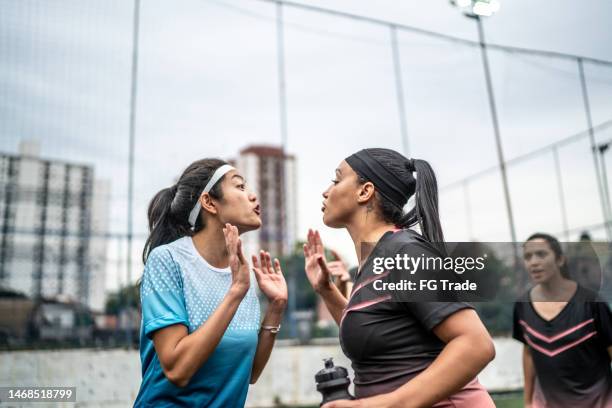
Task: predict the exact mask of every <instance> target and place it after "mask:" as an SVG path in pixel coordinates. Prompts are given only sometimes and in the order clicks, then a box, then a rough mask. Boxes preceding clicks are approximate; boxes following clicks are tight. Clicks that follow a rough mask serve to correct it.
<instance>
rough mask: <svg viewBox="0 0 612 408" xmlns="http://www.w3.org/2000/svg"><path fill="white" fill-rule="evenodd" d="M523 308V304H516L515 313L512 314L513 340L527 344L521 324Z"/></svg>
mask: <svg viewBox="0 0 612 408" xmlns="http://www.w3.org/2000/svg"><path fill="white" fill-rule="evenodd" d="M521 308H522V302H516V303H514V311H513V312H512V338H514V339H516V340H518V341H520V342H521V343H525V344H526V341H525V337H524V336H523V327H522V326H521V324H520V323H519V320H520V319H521Z"/></svg>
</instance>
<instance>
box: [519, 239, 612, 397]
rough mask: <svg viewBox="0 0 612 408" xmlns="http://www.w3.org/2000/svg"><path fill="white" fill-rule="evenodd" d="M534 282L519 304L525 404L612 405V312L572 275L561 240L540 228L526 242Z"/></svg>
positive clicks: (529, 266) (526, 251)
mask: <svg viewBox="0 0 612 408" xmlns="http://www.w3.org/2000/svg"><path fill="white" fill-rule="evenodd" d="M523 259H524V261H525V267H526V268H527V272H528V273H529V276H530V278H531V280H532V281H533V283H534V286H533V287H532V288H531V289H530V290H529V291H528V292H527V293H526V294H525V295H523V296H522V297H521V299H519V301H518V302H517V303H516V304H515V306H514V324H513V337H514V338H515V339H517V340H518V341H520V342H522V343H523V344H524V346H523V371H524V378H525V387H524V390H525V391H524V398H525V407H528V408H541V407H551V408H556V407H572V408H574V407H575V408H582V407H584V408H587V407H588V408H609V407H612V371H611V370H610V358H611V357H612V313H611V312H610V308H609V307H608V305H607V304H606V303H604V302H602V301H601V300H600V299H598V298H597V294H596V293H595V292H593V291H591V290H589V289H586V288H584V287H582V286H580V285H578V284H577V283H576V282H574V281H573V280H571V279H570V275H569V271H568V268H567V260H566V258H565V256H564V255H563V250H562V249H561V245H560V244H559V241H558V240H557V239H556V238H554V237H553V236H551V235H548V234H543V233H537V234H533V235H532V236H530V237H529V238H528V239H527V241H526V242H525V244H524V245H523Z"/></svg>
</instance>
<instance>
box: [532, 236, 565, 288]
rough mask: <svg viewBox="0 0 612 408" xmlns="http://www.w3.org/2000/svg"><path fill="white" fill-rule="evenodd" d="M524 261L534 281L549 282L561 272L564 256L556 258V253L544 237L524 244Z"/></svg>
mask: <svg viewBox="0 0 612 408" xmlns="http://www.w3.org/2000/svg"><path fill="white" fill-rule="evenodd" d="M523 261H524V262H525V268H527V272H528V273H529V276H530V277H531V279H532V280H533V282H534V283H536V284H538V283H543V282H547V281H549V280H550V279H552V278H554V277H556V276H557V275H560V274H561V265H563V258H561V259H556V256H555V253H554V252H553V250H552V248H551V247H550V245H549V244H548V241H546V240H545V239H542V238H536V239H532V240H531V241H527V242H526V243H525V245H524V246H523Z"/></svg>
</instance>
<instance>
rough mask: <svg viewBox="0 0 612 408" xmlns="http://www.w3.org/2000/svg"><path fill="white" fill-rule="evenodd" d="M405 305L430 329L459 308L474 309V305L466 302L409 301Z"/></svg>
mask: <svg viewBox="0 0 612 408" xmlns="http://www.w3.org/2000/svg"><path fill="white" fill-rule="evenodd" d="M404 305H405V307H406V309H407V310H408V311H409V312H410V313H411V314H412V315H413V316H414V317H415V318H416V319H417V320H418V321H419V322H420V323H421V324H422V325H423V326H425V328H427V330H430V331H431V330H433V328H434V327H436V326H437V325H439V324H440V323H442V321H444V320H445V319H446V318H447V317H449V316H450V315H452V314H454V313H456V312H458V311H459V310H462V309H473V306H472V305H470V304H469V303H465V302H407V303H404Z"/></svg>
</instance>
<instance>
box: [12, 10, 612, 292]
mask: <svg viewBox="0 0 612 408" xmlns="http://www.w3.org/2000/svg"><path fill="white" fill-rule="evenodd" d="M130 3H131V2H128V1H123V0H114V1H108V0H104V1H102V0H99V1H82V0H73V1H65V0H62V1H31V0H0V10H1V12H0V150H2V151H9V152H14V151H16V149H17V145H18V142H19V141H20V140H22V139H25V138H34V139H38V140H40V141H41V144H42V154H43V155H44V156H46V157H51V158H61V159H64V160H73V161H78V162H87V163H92V164H94V165H95V172H96V175H97V176H98V177H99V178H105V179H109V180H111V183H112V196H111V208H110V213H111V225H110V230H111V231H112V232H117V233H123V232H125V224H126V210H125V208H126V196H127V183H126V177H127V154H128V152H127V148H128V139H127V136H128V114H129V110H128V108H129V90H130V86H129V79H130V63H131V54H130V53H131V46H132V44H131V35H132V34H131V30H132V28H131V24H132V6H131V4H130ZM303 3H306V4H312V5H318V6H321V7H327V8H330V9H337V10H342V11H347V12H351V13H354V14H359V15H365V16H370V17H375V18H379V19H383V20H388V21H391V22H396V23H399V24H406V25H411V26H415V27H420V28H424V29H427V30H432V31H437V32H441V33H445V34H449V35H453V36H457V37H461V38H467V39H476V37H477V32H476V26H475V23H474V21H473V20H470V19H467V18H465V17H463V16H462V15H461V13H460V12H459V11H458V10H457V9H455V8H453V7H451V6H450V4H449V3H448V2H447V1H444V0H430V1H427V2H425V1H420V2H417V1H409V2H408V1H405V2H398V1H390V0H379V1H376V2H372V1H367V0H344V1H340V0H327V1H322V0H321V1H314V0H312V1H303ZM274 18H275V7H274V5H272V4H270V3H266V2H262V1H259V0H214V1H213V0H193V1H191V0H184V1H159V0H143V1H142V9H141V32H140V58H139V82H138V91H139V92H138V110H137V131H136V176H135V181H136V182H135V191H136V200H135V206H134V209H135V215H136V218H135V230H136V231H137V232H138V233H141V234H144V233H145V231H146V225H145V209H146V205H147V203H148V201H149V200H150V198H151V197H152V196H153V194H154V193H155V192H156V191H158V190H159V189H161V188H163V187H166V186H168V185H170V184H171V183H173V180H174V179H175V178H176V177H177V176H178V175H179V174H180V172H181V171H182V169H183V168H185V167H186V166H187V165H188V164H189V163H190V162H191V161H193V160H195V159H199V158H202V157H222V158H232V157H235V155H236V154H237V152H238V151H239V150H240V149H241V148H243V147H245V146H247V145H249V144H253V143H265V144H278V143H280V140H281V138H280V131H279V114H278V88H277V61H276V42H275V41H276V31H275V29H276V25H275V20H274ZM285 20H286V31H285V41H286V74H287V103H288V106H287V107H288V146H287V148H288V150H289V152H290V153H293V154H295V155H296V157H297V160H298V180H299V186H298V191H299V203H298V207H299V222H298V225H299V232H300V236H304V234H305V231H306V230H307V228H308V227H315V228H320V229H321V230H322V233H323V237H324V239H325V241H326V242H328V243H329V244H330V245H332V246H335V247H337V248H338V249H339V250H340V251H341V253H343V254H344V255H345V256H346V257H347V260H348V261H349V262H350V263H354V262H355V257H354V254H353V253H352V244H351V242H350V240H349V238H348V235H347V234H346V233H345V232H344V231H332V230H329V229H328V228H326V227H324V226H323V225H322V223H321V214H320V211H319V208H320V201H321V192H322V191H323V190H324V189H325V188H326V186H327V185H328V183H329V180H331V178H332V177H333V172H334V169H335V168H336V166H337V165H338V163H339V162H340V161H341V160H342V159H343V158H344V157H346V156H347V155H349V154H351V153H353V152H355V151H356V150H359V149H361V148H364V147H375V146H377V147H381V146H382V147H389V148H393V149H398V150H400V149H401V148H402V140H401V136H400V130H399V120H398V113H397V112H398V108H397V102H396V93H395V91H396V90H395V79H394V76H393V61H392V59H391V48H390V43H389V30H388V28H386V27H383V26H377V25H372V24H368V23H363V22H356V21H352V20H347V19H342V18H338V17H331V16H327V15H321V14H318V13H313V12H308V11H303V10H299V9H295V8H292V7H286V8H285ZM610 21H612V3H610V2H609V1H604V0H600V1H586V2H577V1H575V0H574V1H570V0H560V1H555V2H534V1H527V0H512V1H502V6H501V10H500V11H499V13H498V14H497V15H495V16H493V17H491V18H489V19H486V20H485V22H484V24H485V32H486V36H487V40H488V41H490V42H493V43H497V44H505V45H514V46H519V47H527V48H536V49H544V50H551V51H559V52H564V53H571V54H578V55H583V56H588V57H594V58H601V59H606V60H609V61H612V47H610V44H611V43H612V29H611V28H610ZM398 40H399V44H400V54H401V64H402V76H403V92H404V96H405V99H406V119H407V128H408V138H409V146H410V151H409V153H408V154H409V155H410V156H412V157H416V158H421V159H425V160H428V161H429V162H430V163H431V164H432V166H433V167H434V169H435V170H436V173H437V175H438V180H439V184H440V186H441V187H444V186H447V185H450V184H451V183H453V182H456V181H458V180H461V179H463V178H465V177H467V176H469V175H471V174H473V173H475V172H478V171H479V170H482V169H486V168H489V167H492V166H495V165H496V164H497V156H496V150H495V143H494V137H493V131H492V125H491V120H490V114H489V110H488V104H487V97H486V89H485V84H484V80H483V79H484V77H483V71H482V65H481V59H480V53H479V49H478V48H476V47H470V46H464V45H460V44H457V43H452V42H446V41H442V40H438V39H432V38H430V37H426V36H422V35H417V34H414V33H410V32H402V31H400V32H399V34H398ZM490 59H491V69H492V74H493V82H494V87H495V94H496V101H497V104H498V109H499V119H500V126H501V137H502V140H503V143H502V147H503V151H504V154H505V156H506V158H507V159H511V158H513V157H516V156H518V155H521V154H524V153H527V152H530V151H532V150H535V149H537V148H540V147H542V146H546V145H548V144H550V143H552V142H555V141H558V140H560V139H563V138H565V137H567V136H570V135H572V134H575V133H578V132H582V131H584V130H585V129H586V126H587V125H586V119H585V114H584V110H583V100H582V95H581V89H580V82H579V80H578V74H577V65H576V63H575V62H573V61H568V60H563V59H549V58H541V57H533V56H526V55H522V54H516V53H512V54H509V53H504V52H500V51H491V52H490ZM585 70H586V73H587V76H588V79H587V83H588V87H589V92H590V97H591V98H590V102H591V105H592V108H593V122H594V124H600V123H603V122H606V121H608V120H610V119H612V67H609V66H607V67H606V66H600V65H593V64H586V65H585ZM596 138H597V140H599V141H603V140H607V139H611V138H612V127H611V128H608V129H607V130H604V131H602V132H598V133H597V135H596ZM559 157H560V163H561V168H562V177H563V188H564V192H565V199H566V201H567V202H566V206H567V212H568V221H569V226H570V228H572V229H575V228H580V227H582V226H588V225H594V224H599V223H601V221H602V213H601V208H600V206H599V197H598V195H597V187H596V183H595V178H594V166H593V161H592V157H591V156H590V153H589V145H588V140H587V139H586V138H583V139H581V140H579V141H577V142H575V143H572V144H568V145H566V146H564V147H562V148H560V150H559ZM508 177H509V182H510V190H511V195H512V206H513V210H514V214H515V220H516V231H517V236H518V238H519V239H524V238H525V237H526V236H527V235H528V234H530V233H532V232H534V231H535V230H544V231H548V232H553V233H558V232H559V231H561V230H562V229H563V226H562V223H561V211H560V205H559V193H558V189H557V184H556V183H557V182H556V179H555V173H554V162H553V159H552V154H551V153H550V152H547V153H546V154H543V155H539V156H536V157H534V158H533V159H531V160H529V161H525V162H522V163H520V164H516V165H512V166H510V168H509V171H508ZM467 191H468V195H467V196H466V194H465V190H464V189H463V188H452V189H449V188H443V189H442V193H441V197H440V201H441V208H442V217H443V226H444V228H445V233H446V235H447V238H448V239H449V240H466V239H469V238H476V239H479V240H483V241H496V240H498V241H505V240H509V238H510V234H509V229H508V223H507V218H506V213H505V207H504V201H503V193H502V188H501V178H500V175H499V173H497V172H494V173H490V174H489V175H487V176H485V177H482V178H478V179H473V180H471V182H470V183H469V185H468V187H467ZM466 197H467V198H466ZM467 202H469V207H470V209H471V211H470V212H469V216H471V220H472V223H471V224H470V223H469V220H470V218H468V217H469V216H468V211H467V204H466V203H467ZM577 234H578V232H575V233H573V234H572V238H573V239H575V238H576V237H577ZM593 235H595V236H596V237H604V234H603V230H601V229H599V230H593ZM112 245H113V246H116V244H114V243H113V244H112ZM141 245H142V243H141V242H136V244H135V247H136V248H135V250H136V251H140V249H141ZM114 252H115V250H113V252H111V253H114ZM112 256H113V255H111V257H112ZM111 269H112V268H111ZM119 273H120V274H121V273H123V272H122V271H119ZM139 273H140V271H139V270H138V269H137V272H136V274H139ZM116 274H117V271H116V270H114V269H113V270H111V271H110V273H109V278H108V285H109V287H114V286H116V283H117V277H116V276H115V275H116Z"/></svg>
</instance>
